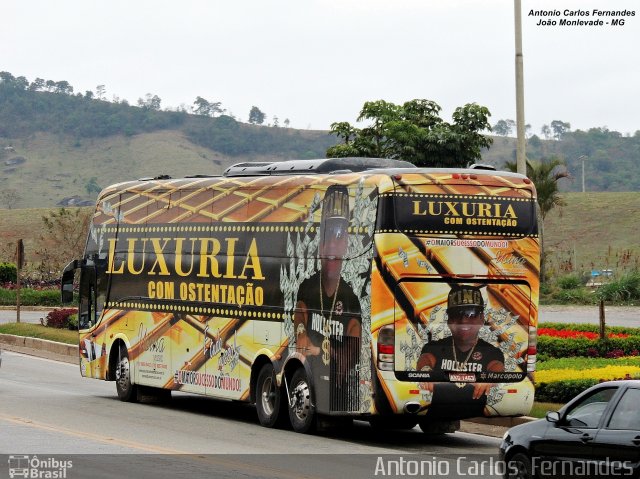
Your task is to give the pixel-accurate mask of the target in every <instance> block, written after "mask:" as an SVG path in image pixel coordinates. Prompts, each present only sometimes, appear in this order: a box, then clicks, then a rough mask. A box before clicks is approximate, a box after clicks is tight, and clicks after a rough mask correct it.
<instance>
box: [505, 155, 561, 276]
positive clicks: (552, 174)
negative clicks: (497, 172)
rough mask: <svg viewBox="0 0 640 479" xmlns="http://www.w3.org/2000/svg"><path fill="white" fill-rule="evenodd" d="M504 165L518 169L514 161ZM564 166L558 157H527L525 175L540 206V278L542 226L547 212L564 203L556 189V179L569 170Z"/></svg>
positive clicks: (542, 251)
mask: <svg viewBox="0 0 640 479" xmlns="http://www.w3.org/2000/svg"><path fill="white" fill-rule="evenodd" d="M505 167H506V168H507V169H508V170H510V171H513V172H516V171H517V170H518V167H517V165H516V163H515V162H507V163H506V164H505ZM562 167H564V162H563V161H562V160H561V159H559V158H558V157H555V156H552V157H550V158H549V159H548V160H547V159H542V160H540V161H533V160H529V159H527V176H528V177H529V179H530V180H531V181H533V184H534V185H535V186H536V192H537V195H538V205H539V207H540V216H541V220H542V221H541V222H540V223H541V224H540V225H539V234H540V279H541V281H545V280H546V268H545V262H546V255H545V248H544V234H543V226H544V220H545V218H546V217H547V213H549V211H551V210H552V209H553V208H555V207H556V206H563V205H564V204H565V202H564V200H563V198H562V197H561V196H560V191H559V190H558V181H559V180H561V179H562V178H568V177H569V172H568V171H567V170H566V168H562Z"/></svg>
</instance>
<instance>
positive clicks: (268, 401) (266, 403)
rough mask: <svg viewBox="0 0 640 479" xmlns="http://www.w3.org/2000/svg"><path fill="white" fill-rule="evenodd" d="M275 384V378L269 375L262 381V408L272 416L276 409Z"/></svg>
mask: <svg viewBox="0 0 640 479" xmlns="http://www.w3.org/2000/svg"><path fill="white" fill-rule="evenodd" d="M273 386H274V384H273V378H272V377H269V378H267V379H265V381H264V382H263V383H262V391H260V398H261V403H262V410H263V411H264V412H265V414H266V415H267V416H271V415H272V414H273V412H274V411H275V409H276V408H275V401H276V393H275V391H274V387H273Z"/></svg>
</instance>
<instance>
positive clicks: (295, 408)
mask: <svg viewBox="0 0 640 479" xmlns="http://www.w3.org/2000/svg"><path fill="white" fill-rule="evenodd" d="M289 420H290V421H291V427H292V428H293V430H294V431H295V432H300V433H307V432H311V431H312V430H313V429H314V428H315V425H316V408H315V406H314V404H313V396H312V391H311V385H310V384H309V380H308V379H307V374H306V373H305V371H304V369H302V368H299V369H297V370H296V372H295V373H293V377H292V378H291V385H290V387H289Z"/></svg>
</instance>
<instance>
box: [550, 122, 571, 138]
mask: <svg viewBox="0 0 640 479" xmlns="http://www.w3.org/2000/svg"><path fill="white" fill-rule="evenodd" d="M551 130H553V137H554V138H555V139H556V140H560V139H562V137H563V136H564V134H565V133H568V132H569V131H571V124H570V123H565V122H564V121H560V120H553V121H552V122H551Z"/></svg>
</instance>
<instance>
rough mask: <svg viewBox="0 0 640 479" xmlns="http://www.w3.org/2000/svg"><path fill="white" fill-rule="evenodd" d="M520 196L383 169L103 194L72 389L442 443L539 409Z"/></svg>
mask: <svg viewBox="0 0 640 479" xmlns="http://www.w3.org/2000/svg"><path fill="white" fill-rule="evenodd" d="M536 212H537V203H536V192H535V187H534V185H533V184H532V182H531V181H530V180H529V179H528V178H526V177H525V176H522V175H519V174H516V173H509V172H498V171H495V170H494V169H492V168H489V167H485V166H482V165H478V166H477V167H476V166H475V165H474V166H473V167H470V168H468V169H435V168H416V167H415V166H414V165H412V164H410V163H408V162H405V161H401V160H390V159H375V158H343V159H322V160H292V161H281V162H273V163H242V164H237V165H234V166H231V167H229V168H228V169H227V170H226V171H225V172H224V174H223V175H221V176H202V175H197V176H191V177H189V176H187V177H185V178H180V179H172V178H169V177H167V176H159V177H156V178H143V179H140V180H137V181H130V182H125V183H120V184H116V185H113V186H110V187H107V188H106V189H104V190H103V191H102V192H101V193H100V195H99V198H98V200H97V205H96V208H95V212H94V214H93V219H92V221H91V223H90V230H89V234H88V239H87V244H86V249H85V253H84V256H83V257H82V258H80V259H76V260H74V261H72V262H70V263H69V265H67V267H66V268H65V269H64V271H63V275H62V286H61V288H62V296H63V302H65V303H68V302H70V301H71V300H72V297H73V290H74V274H75V273H76V272H77V271H79V286H77V287H78V288H79V314H78V317H79V321H78V322H79V354H80V359H79V362H80V372H81V374H82V376H84V377H87V378H95V379H102V380H107V381H114V382H115V384H116V391H117V394H118V396H119V398H120V399H121V400H123V401H136V400H139V399H140V397H141V395H143V394H158V395H164V396H165V397H166V396H167V395H169V396H170V394H171V391H182V392H186V393H194V394H203V395H207V396H212V397H215V398H221V399H229V400H235V401H244V402H249V403H251V404H255V407H256V411H257V416H258V419H259V422H260V423H261V424H262V425H264V426H267V427H272V426H276V425H283V424H284V425H287V424H289V425H290V426H291V427H292V428H293V429H294V430H295V431H297V432H308V431H311V430H313V428H314V427H315V426H316V424H318V418H321V419H322V420H324V419H327V420H331V419H332V418H335V419H337V420H341V419H340V418H346V419H349V418H351V419H360V420H365V421H369V422H370V423H371V425H372V426H373V427H380V428H413V427H415V426H416V425H420V427H421V428H422V430H424V431H425V432H430V433H433V432H436V433H442V432H452V431H455V430H456V429H457V427H459V421H460V420H461V419H465V418H469V417H475V416H485V417H492V416H517V415H523V414H527V413H528V412H529V411H530V408H531V406H532V403H533V395H534V387H533V382H532V380H533V374H534V370H535V357H536V325H537V316H538V315H537V311H538V294H539V266H540V243H539V239H538V233H537V221H536V218H537V214H536Z"/></svg>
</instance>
